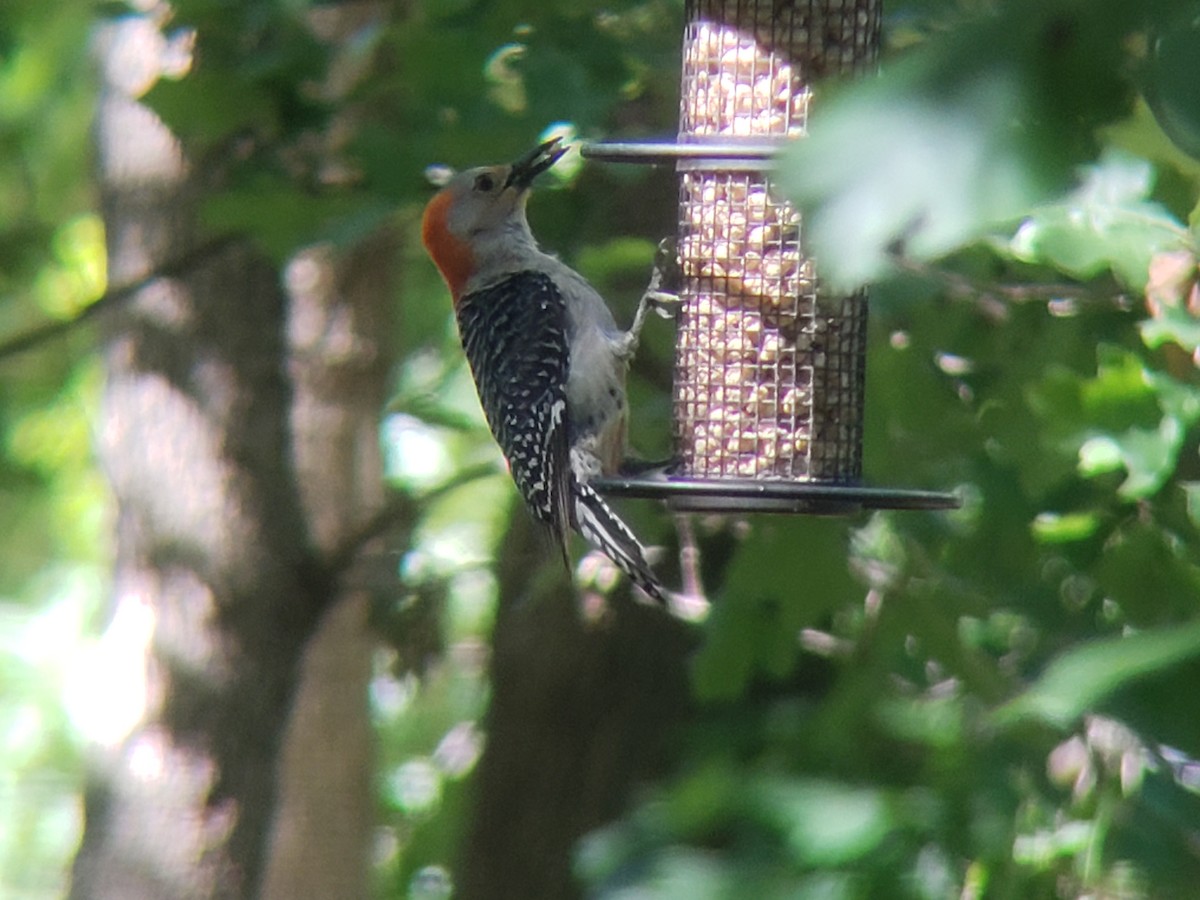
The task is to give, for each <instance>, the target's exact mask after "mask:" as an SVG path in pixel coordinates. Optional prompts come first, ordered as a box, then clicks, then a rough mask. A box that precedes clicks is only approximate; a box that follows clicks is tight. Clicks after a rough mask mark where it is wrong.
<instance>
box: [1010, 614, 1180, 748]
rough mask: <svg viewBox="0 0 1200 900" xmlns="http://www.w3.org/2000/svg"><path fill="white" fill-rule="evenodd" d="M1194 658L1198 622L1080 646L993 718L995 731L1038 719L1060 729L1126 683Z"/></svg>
mask: <svg viewBox="0 0 1200 900" xmlns="http://www.w3.org/2000/svg"><path fill="white" fill-rule="evenodd" d="M1195 656H1200V621H1194V622H1191V623H1189V624H1187V625H1184V626H1181V627H1177V628H1169V629H1162V630H1159V631H1145V632H1141V633H1139V634H1133V635H1130V636H1128V637H1119V638H1111V639H1109V640H1103V641H1094V642H1092V643H1089V644H1084V645H1083V646H1081V647H1078V648H1076V649H1074V650H1070V651H1068V652H1067V653H1065V654H1063V655H1062V656H1060V657H1059V658H1058V659H1056V660H1055V661H1054V662H1052V663H1051V664H1050V665H1049V667H1047V669H1046V671H1045V672H1044V673H1043V674H1042V676H1041V678H1039V679H1038V681H1037V682H1036V683H1035V684H1034V685H1033V687H1031V688H1030V689H1029V690H1027V691H1026V692H1025V693H1024V694H1022V695H1021V696H1019V697H1017V698H1016V699H1015V700H1013V701H1011V702H1010V703H1008V704H1007V705H1005V706H1003V707H1001V708H1000V709H999V710H998V711H997V713H996V721H997V722H998V724H1000V725H1005V726H1008V725H1013V724H1015V723H1017V722H1019V721H1023V720H1027V719H1041V720H1043V721H1045V722H1048V723H1050V724H1051V725H1054V726H1056V727H1060V728H1065V727H1067V726H1069V725H1070V724H1071V723H1072V722H1074V721H1075V720H1076V719H1077V718H1079V716H1081V715H1082V714H1083V713H1085V712H1087V711H1088V710H1090V709H1093V708H1094V707H1095V706H1096V705H1097V704H1099V703H1100V702H1101V701H1102V700H1104V698H1106V697H1107V696H1109V695H1110V694H1112V693H1113V692H1114V691H1117V690H1119V689H1120V688H1122V687H1124V686H1125V685H1127V684H1129V683H1130V682H1132V681H1134V680H1136V679H1138V678H1142V677H1144V676H1146V675H1150V674H1152V673H1154V672H1158V671H1160V670H1162V669H1166V668H1168V667H1170V666H1174V665H1177V664H1179V663H1181V662H1184V661H1185V660H1188V659H1191V658H1193V657H1195Z"/></svg>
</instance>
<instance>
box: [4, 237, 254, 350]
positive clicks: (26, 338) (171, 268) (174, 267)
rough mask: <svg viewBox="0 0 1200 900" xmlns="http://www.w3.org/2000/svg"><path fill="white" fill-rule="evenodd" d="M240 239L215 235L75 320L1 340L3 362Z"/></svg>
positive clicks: (108, 293) (113, 291) (105, 296)
mask: <svg viewBox="0 0 1200 900" xmlns="http://www.w3.org/2000/svg"><path fill="white" fill-rule="evenodd" d="M239 240H241V238H240V237H237V236H232V235H226V236H225V237H219V238H214V239H213V240H211V241H208V242H206V243H204V244H201V245H200V246H199V247H196V248H194V249H192V250H189V251H188V252H187V253H184V254H182V255H181V256H179V257H177V258H176V259H173V260H170V261H168V262H167V263H165V264H163V265H161V266H159V267H157V268H156V269H154V270H152V271H151V272H148V273H147V274H145V275H143V276H142V277H141V278H138V279H136V280H134V281H131V282H129V283H127V284H123V285H121V286H120V287H115V288H112V289H110V290H108V291H105V292H104V294H103V296H101V297H100V298H99V299H98V300H96V301H95V302H93V303H92V304H90V305H89V306H87V307H85V308H84V309H82V310H81V311H80V312H79V313H78V314H77V315H76V316H75V317H74V318H72V319H63V320H61V321H56V322H46V323H43V324H41V325H36V326H34V327H33V328H30V329H29V330H28V331H26V332H24V333H22V334H17V335H14V336H13V337H9V338H6V339H4V340H2V341H0V363H2V362H5V361H7V360H8V359H9V358H10V357H13V356H18V355H20V354H22V353H24V352H26V351H27V350H32V349H34V348H35V347H38V346H40V345H42V344H44V343H46V342H47V341H51V340H53V339H54V338H57V337H61V336H62V335H64V334H67V333H68V332H70V331H73V330H74V329H75V328H76V327H78V326H79V325H82V324H83V323H84V322H86V321H88V320H89V319H92V318H94V317H95V316H96V315H97V314H99V313H101V312H103V311H104V310H106V309H108V308H110V307H113V306H117V305H118V304H120V303H122V302H124V301H125V300H128V299H129V298H130V297H132V296H133V295H134V294H136V293H137V292H138V291H140V290H141V289H142V288H144V287H145V286H146V285H148V284H150V283H151V282H153V281H155V280H157V279H159V278H178V277H180V276H181V275H184V274H186V273H187V272H188V271H190V270H191V269H193V268H194V267H196V266H198V265H199V264H200V263H203V262H206V261H207V260H209V259H211V258H213V257H215V256H217V255H218V254H220V253H221V252H222V251H223V250H225V249H226V248H227V247H231V246H233V244H235V243H236V242H237V241H239Z"/></svg>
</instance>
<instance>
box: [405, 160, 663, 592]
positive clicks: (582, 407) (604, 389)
mask: <svg viewBox="0 0 1200 900" xmlns="http://www.w3.org/2000/svg"><path fill="white" fill-rule="evenodd" d="M565 152H566V148H565V147H563V146H562V145H561V144H560V143H559V141H558V140H557V139H555V140H551V141H546V142H545V143H544V144H541V145H540V146H538V147H536V148H535V149H534V150H532V151H531V152H530V153H528V154H526V155H525V156H523V157H522V158H521V159H519V160H517V161H516V162H515V163H513V164H512V165H510V166H490V167H482V168H476V169H469V170H467V171H464V172H460V173H458V174H457V175H455V176H454V177H453V178H452V179H451V180H450V181H449V182H448V183H447V184H446V186H445V187H444V188H442V190H441V191H440V192H438V194H437V196H435V197H434V198H433V199H432V200H431V201H429V205H428V206H427V207H426V208H425V215H424V218H423V220H422V223H421V237H422V240H423V242H424V244H425V248H426V250H428V251H429V255H430V257H432V259H433V261H434V263H435V264H436V265H437V267H438V269H439V270H440V271H441V273H442V277H443V278H444V279H445V280H446V284H447V285H448V286H449V288H450V293H451V295H452V298H453V301H454V310H455V314H456V317H457V319H458V329H459V335H460V337H461V338H462V343H463V348H464V350H465V351H466V355H467V361H468V362H469V363H470V366H471V373H472V374H473V375H474V377H475V386H476V387H477V388H478V391H479V400H480V403H481V405H482V406H483V412H484V415H485V416H486V418H487V421H488V424H489V426H491V429H492V434H493V435H494V436H495V438H496V441H497V442H498V443H499V444H500V449H501V450H502V451H503V453H504V456H505V458H506V459H507V460H508V464H509V468H510V470H511V472H512V477H513V480H514V481H515V482H516V485H517V489H518V490H519V491H520V493H521V497H522V498H523V499H524V501H525V504H526V506H527V507H528V508H529V510H530V511H531V512H532V513H533V515H534V517H535V518H536V519H537V520H538V521H539V522H541V523H543V524H544V525H546V526H548V528H549V529H550V531H551V533H552V534H553V535H554V538H555V539H556V540H557V542H558V544H559V546H560V547H561V549H562V552H563V556H564V559H565V558H566V548H567V540H568V538H569V535H570V529H572V528H574V529H576V530H578V531H579V533H580V534H582V535H583V537H584V539H585V540H587V541H588V543H590V544H592V545H593V546H594V547H596V548H597V549H599V550H600V551H602V552H603V553H604V554H605V555H606V556H608V557H609V559H611V560H612V561H613V562H615V563H616V564H617V565H618V566H619V567H620V568H621V569H622V571H624V572H625V573H626V574H627V575H629V577H630V578H631V579H633V582H634V583H635V584H636V585H637V586H638V587H639V588H641V589H642V590H643V591H644V592H645V593H647V594H648V595H650V596H651V597H653V598H655V599H656V600H659V601H660V602H666V599H667V594H666V591H665V589H664V588H663V586H662V584H661V583H660V582H659V581H658V579H657V578H656V577H655V575H654V573H653V572H652V571H651V569H650V566H649V564H648V563H647V562H646V557H645V551H644V550H643V548H642V545H641V544H640V543H639V542H638V540H637V538H636V537H634V535H633V532H632V531H630V530H629V528H628V526H626V525H625V523H624V522H622V521H621V519H620V518H618V516H617V515H616V513H614V512H613V511H612V509H610V508H609V506H608V504H606V503H605V502H604V500H603V499H601V497H600V495H599V494H597V493H596V491H595V490H594V489H593V488H592V487H591V485H590V484H589V483H588V482H589V480H590V479H591V478H592V477H593V476H596V475H601V474H603V475H610V474H614V473H615V472H616V470H617V468H618V466H619V465H620V464H621V461H622V458H623V456H624V452H625V418H626V399H625V373H626V369H627V368H628V365H629V360H630V359H631V357H632V356H633V353H634V350H635V349H636V347H637V342H638V336H639V334H640V331H641V327H642V324H643V322H644V321H645V315H646V310H647V309H648V308H649V307H650V306H651V305H653V303H654V298H653V297H651V296H650V294H649V292H648V294H647V296H646V297H644V298H643V302H642V304H641V305H640V306H639V308H638V314H637V317H636V318H635V320H634V323H633V326H632V327H631V328H630V330H629V331H627V332H622V331H621V330H620V329H618V328H617V324H616V322H615V321H614V320H613V316H612V313H611V312H610V311H609V308H608V306H607V305H606V304H605V303H604V300H603V299H602V298H601V297H600V295H599V294H598V293H597V292H596V290H595V289H594V288H593V287H592V286H591V285H590V284H588V283H587V281H585V280H584V278H583V276H582V275H580V274H579V273H578V272H576V271H574V270H573V269H571V268H570V267H568V266H567V265H565V264H564V263H562V262H560V261H559V260H558V259H556V258H555V257H553V256H551V255H549V254H548V253H544V252H542V251H541V250H540V249H539V248H538V245H537V242H536V241H535V240H534V237H533V234H532V233H531V232H530V230H529V223H528V221H527V220H526V218H525V203H526V200H527V199H528V197H529V189H530V186H531V185H532V184H533V180H534V178H536V177H537V176H538V175H539V174H541V173H542V172H544V171H545V170H546V169H548V168H550V167H551V166H552V165H554V163H555V162H557V161H558V159H559V157H561V156H562V155H563V153H565Z"/></svg>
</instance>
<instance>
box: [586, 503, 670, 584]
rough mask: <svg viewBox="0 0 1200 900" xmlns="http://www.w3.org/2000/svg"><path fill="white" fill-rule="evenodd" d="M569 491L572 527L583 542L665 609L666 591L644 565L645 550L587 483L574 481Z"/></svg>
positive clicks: (627, 527)
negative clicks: (571, 490) (571, 504)
mask: <svg viewBox="0 0 1200 900" xmlns="http://www.w3.org/2000/svg"><path fill="white" fill-rule="evenodd" d="M573 488H574V494H575V497H574V500H575V508H574V513H575V526H576V527H577V528H578V529H579V533H580V534H582V535H583V538H584V540H586V541H587V542H588V543H589V544H591V545H592V546H593V547H595V548H596V549H597V550H599V551H600V552H601V553H603V554H604V555H605V556H607V557H608V558H609V559H611V560H612V561H613V562H614V563H616V564H617V567H618V568H619V569H620V570H621V571H622V572H624V573H625V574H626V575H628V576H629V578H630V579H631V580H632V581H633V583H634V584H636V585H637V586H638V587H639V588H641V589H642V591H644V592H645V593H646V594H647V595H648V596H650V597H653V598H654V599H655V600H657V601H658V602H659V603H661V604H663V605H664V606H666V605H667V603H668V600H667V591H666V588H664V587H663V585H662V583H661V582H660V581H659V580H658V578H657V577H656V576H655V574H654V572H653V570H651V568H650V564H649V563H648V562H646V551H645V549H644V548H643V547H642V545H641V543H640V542H639V541H638V539H637V538H636V537H635V536H634V534H633V532H632V531H630V530H629V526H628V525H626V524H625V523H624V522H622V521H621V519H620V518H619V517H618V516H617V514H616V513H615V512H613V510H612V508H611V507H610V506H609V505H608V504H607V503H605V502H604V500H603V499H602V498H601V497H600V495H599V494H597V493H596V491H595V489H594V488H592V487H591V486H590V485H588V484H587V482H583V481H576V482H575V483H574V485H573Z"/></svg>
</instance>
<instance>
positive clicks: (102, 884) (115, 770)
mask: <svg viewBox="0 0 1200 900" xmlns="http://www.w3.org/2000/svg"><path fill="white" fill-rule="evenodd" d="M159 45H160V42H158V40H157V32H156V31H155V27H154V26H153V25H152V24H151V23H150V22H149V21H148V20H146V19H143V18H139V17H126V18H123V19H121V20H120V21H118V22H116V23H114V24H112V25H109V26H107V27H106V28H105V29H103V30H102V33H101V35H100V39H99V46H100V53H101V61H102V67H103V68H104V71H105V76H106V77H105V85H104V90H103V94H102V97H101V100H100V104H99V109H98V116H97V139H98V162H99V168H100V178H101V183H102V187H103V210H104V216H105V221H106V227H107V230H108V242H109V273H110V279H111V281H112V283H113V284H115V285H120V284H122V283H123V282H126V281H129V280H133V279H134V278H137V277H140V276H142V275H144V274H145V273H146V272H148V271H153V270H155V269H156V268H158V267H162V266H163V265H164V264H165V263H168V262H170V261H172V260H178V259H180V258H184V257H189V256H192V255H194V256H195V263H194V265H192V266H190V268H188V270H187V271H186V272H180V273H178V274H177V277H171V278H165V277H164V278H160V279H157V280H155V281H153V282H152V283H150V284H149V285H148V286H146V287H145V288H144V289H142V290H141V291H139V292H138V293H137V294H136V295H135V296H134V297H133V298H132V299H131V300H130V301H129V302H128V303H127V304H125V305H124V306H123V307H122V309H121V311H120V313H118V314H117V315H116V316H114V317H113V318H111V319H110V320H109V321H108V322H107V323H106V334H105V349H104V356H105V363H106V368H107V386H106V391H105V399H104V409H103V412H102V419H101V424H100V427H99V433H98V445H99V454H100V457H101V461H102V465H103V467H104V469H105V471H106V473H107V474H108V477H109V479H110V481H111V485H112V491H113V495H114V499H115V502H116V508H117V513H116V523H115V553H116V563H115V571H114V589H113V607H112V609H113V611H112V618H111V623H110V627H109V628H108V630H107V632H106V636H105V640H106V642H108V643H109V644H110V646H111V647H112V648H113V649H114V651H115V652H117V653H119V654H120V655H121V656H122V657H123V658H124V659H125V660H126V663H127V672H128V674H129V675H130V676H131V677H129V678H128V679H126V681H125V682H124V683H122V684H114V685H112V690H111V691H109V692H108V699H109V700H110V701H111V702H112V704H113V713H112V715H113V719H112V721H111V723H110V724H111V727H110V728H109V729H108V732H109V733H108V735H107V738H106V739H105V740H104V741H102V742H100V743H99V744H98V745H97V746H96V747H95V748H94V753H93V766H92V769H91V772H90V781H89V787H88V791H87V798H86V822H85V830H84V837H83V841H82V844H81V846H80V849H79V852H78V854H77V857H76V860H75V865H74V870H73V884H72V896H74V897H80V898H121V900H137V898H150V897H170V898H191V897H258V896H261V895H262V892H263V885H264V876H265V873H267V872H268V871H269V872H270V877H269V878H266V882H267V884H268V885H269V886H271V885H273V886H276V887H274V888H273V890H274V891H275V893H274V896H296V897H298V896H304V895H306V894H305V891H303V890H300V889H299V888H295V889H293V888H292V887H289V885H292V884H294V881H293V880H290V879H289V872H288V869H289V866H291V865H293V864H296V861H297V860H305V859H307V860H308V861H309V863H310V866H311V867H313V868H315V866H313V865H312V864H314V863H315V864H319V867H320V868H321V870H322V875H323V877H324V879H325V880H323V881H320V882H309V885H310V886H311V888H312V889H313V890H314V891H324V890H325V889H326V886H329V887H328V890H329V893H321V894H318V893H308V894H307V895H308V896H362V894H363V892H364V888H363V886H364V885H365V864H366V855H367V839H368V836H369V822H370V817H371V803H370V791H369V781H370V775H369V741H368V740H367V735H368V733H369V732H368V723H367V718H366V702H365V687H366V679H367V675H368V662H367V660H369V653H368V652H367V650H368V649H369V643H368V638H367V636H366V630H365V629H366V623H365V618H366V616H365V611H366V607H367V598H366V595H365V594H364V592H363V591H362V590H353V589H351V590H346V589H343V588H342V586H341V584H342V582H341V581H340V580H339V575H340V574H341V573H337V572H333V571H330V570H329V567H328V566H327V564H326V562H325V560H326V559H327V558H328V557H329V556H330V555H331V553H332V551H333V550H334V549H335V548H339V547H340V546H341V545H342V543H343V542H344V541H345V540H346V539H347V536H348V535H349V534H352V533H354V531H355V530H356V529H357V527H358V525H359V524H360V523H361V522H362V521H364V520H365V519H366V518H367V517H368V515H369V514H370V513H371V512H372V511H373V510H374V509H375V508H376V507H377V506H378V505H379V502H380V487H379V486H380V484H381V477H382V476H381V471H380V464H379V457H378V449H377V439H376V436H375V435H376V433H375V430H374V427H375V423H376V421H377V417H378V414H379V409H380V406H381V402H382V396H383V390H384V383H385V374H386V371H387V360H386V354H385V353H384V352H383V351H382V350H381V348H380V344H379V343H378V342H379V339H380V336H384V337H390V334H389V330H388V329H387V328H386V327H381V322H380V319H381V317H382V313H381V310H382V309H384V308H385V306H384V304H385V296H384V291H383V287H384V286H385V284H386V279H385V278H383V277H378V276H380V275H381V267H382V268H383V269H384V270H386V265H387V262H386V261H387V258H388V248H387V246H386V242H385V245H380V246H376V247H374V248H373V252H374V255H373V256H372V257H371V259H373V260H375V261H374V262H373V263H372V264H371V265H370V266H369V267H366V268H365V269H364V264H363V261H362V260H357V261H356V264H354V265H350V266H339V265H338V264H337V263H336V261H334V260H332V259H323V258H321V259H316V260H315V261H314V260H313V259H312V258H309V259H307V260H303V259H302V260H301V262H302V263H303V265H301V268H300V269H299V270H289V272H288V279H287V281H288V285H289V293H290V296H289V295H288V294H285V292H284V290H283V288H282V287H281V284H280V282H281V279H280V277H279V273H278V272H277V271H276V270H275V268H274V267H273V266H271V265H270V264H268V263H267V262H266V261H264V260H263V259H262V258H260V257H259V256H258V255H257V254H256V253H255V252H254V251H253V250H252V249H250V247H249V246H248V245H246V244H239V243H232V242H227V243H224V244H222V245H220V248H219V249H214V250H213V251H212V252H208V253H205V252H197V248H198V245H199V239H198V237H197V225H196V220H197V215H196V212H197V207H198V203H199V199H200V193H201V187H200V186H201V185H206V184H208V183H210V182H211V181H212V180H213V176H214V173H212V172H197V171H195V170H194V169H193V168H191V167H189V165H188V163H187V162H186V161H185V159H184V155H183V153H182V152H181V150H180V147H179V146H178V144H177V143H176V141H175V140H174V138H173V137H172V136H171V135H170V133H169V132H168V131H167V129H166V128H165V126H164V125H163V124H162V123H161V122H160V121H159V120H158V119H157V118H156V117H155V116H154V115H153V114H152V113H151V112H150V111H149V110H148V109H146V108H145V107H144V106H142V105H140V104H139V103H138V102H137V101H136V100H135V99H134V98H135V97H136V96H138V95H139V94H140V92H141V90H143V89H144V87H145V84H144V83H143V81H141V80H139V78H141V77H142V75H141V74H140V73H139V66H140V67H143V68H142V69H141V72H143V73H144V71H145V68H144V67H146V66H150V67H152V68H153V67H154V66H155V65H156V64H157V56H156V54H157V52H158V46H159ZM130 60H136V62H137V65H134V66H130V65H129V62H130ZM153 71H157V69H153ZM305 266H307V267H305ZM173 268H174V267H173ZM364 271H368V273H369V274H368V275H367V276H364V275H363V274H362V273H363V272H364ZM355 273H357V280H356V281H354V283H352V284H348V283H347V280H348V279H350V278H352V277H354V276H355ZM371 276H376V277H371ZM322 278H324V279H325V280H324V281H322V280H321V279H322ZM333 555H337V554H333ZM314 635H315V636H316V637H315V638H314ZM131 661H132V662H131ZM306 670H307V671H306ZM102 674H103V673H100V672H98V673H97V677H100V676H101V675H102ZM298 686H303V687H302V689H301V690H300V694H299V699H297V690H298ZM293 707H294V708H295V711H296V712H295V716H294V717H293V718H292V720H291V723H290V724H289V716H291V714H292V711H293ZM285 744H287V745H288V746H286V752H285ZM281 758H286V759H287V766H286V771H285V772H283V773H281V769H280V761H281ZM280 802H282V803H283V808H284V809H285V810H286V811H287V814H288V818H287V821H286V822H283V823H281V824H280V825H279V826H278V827H276V826H275V824H274V823H275V815H276V810H277V807H278V806H279V804H280ZM314 823H324V828H323V829H318V828H314ZM318 832H319V833H318ZM272 835H274V838H273V840H272ZM334 835H336V840H333V839H332V838H333V836H334ZM269 855H270V856H271V857H272V861H271V864H270V866H268V857H269ZM335 885H336V886H337V887H336V888H335V887H332V886H335ZM343 889H344V891H345V893H343Z"/></svg>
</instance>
